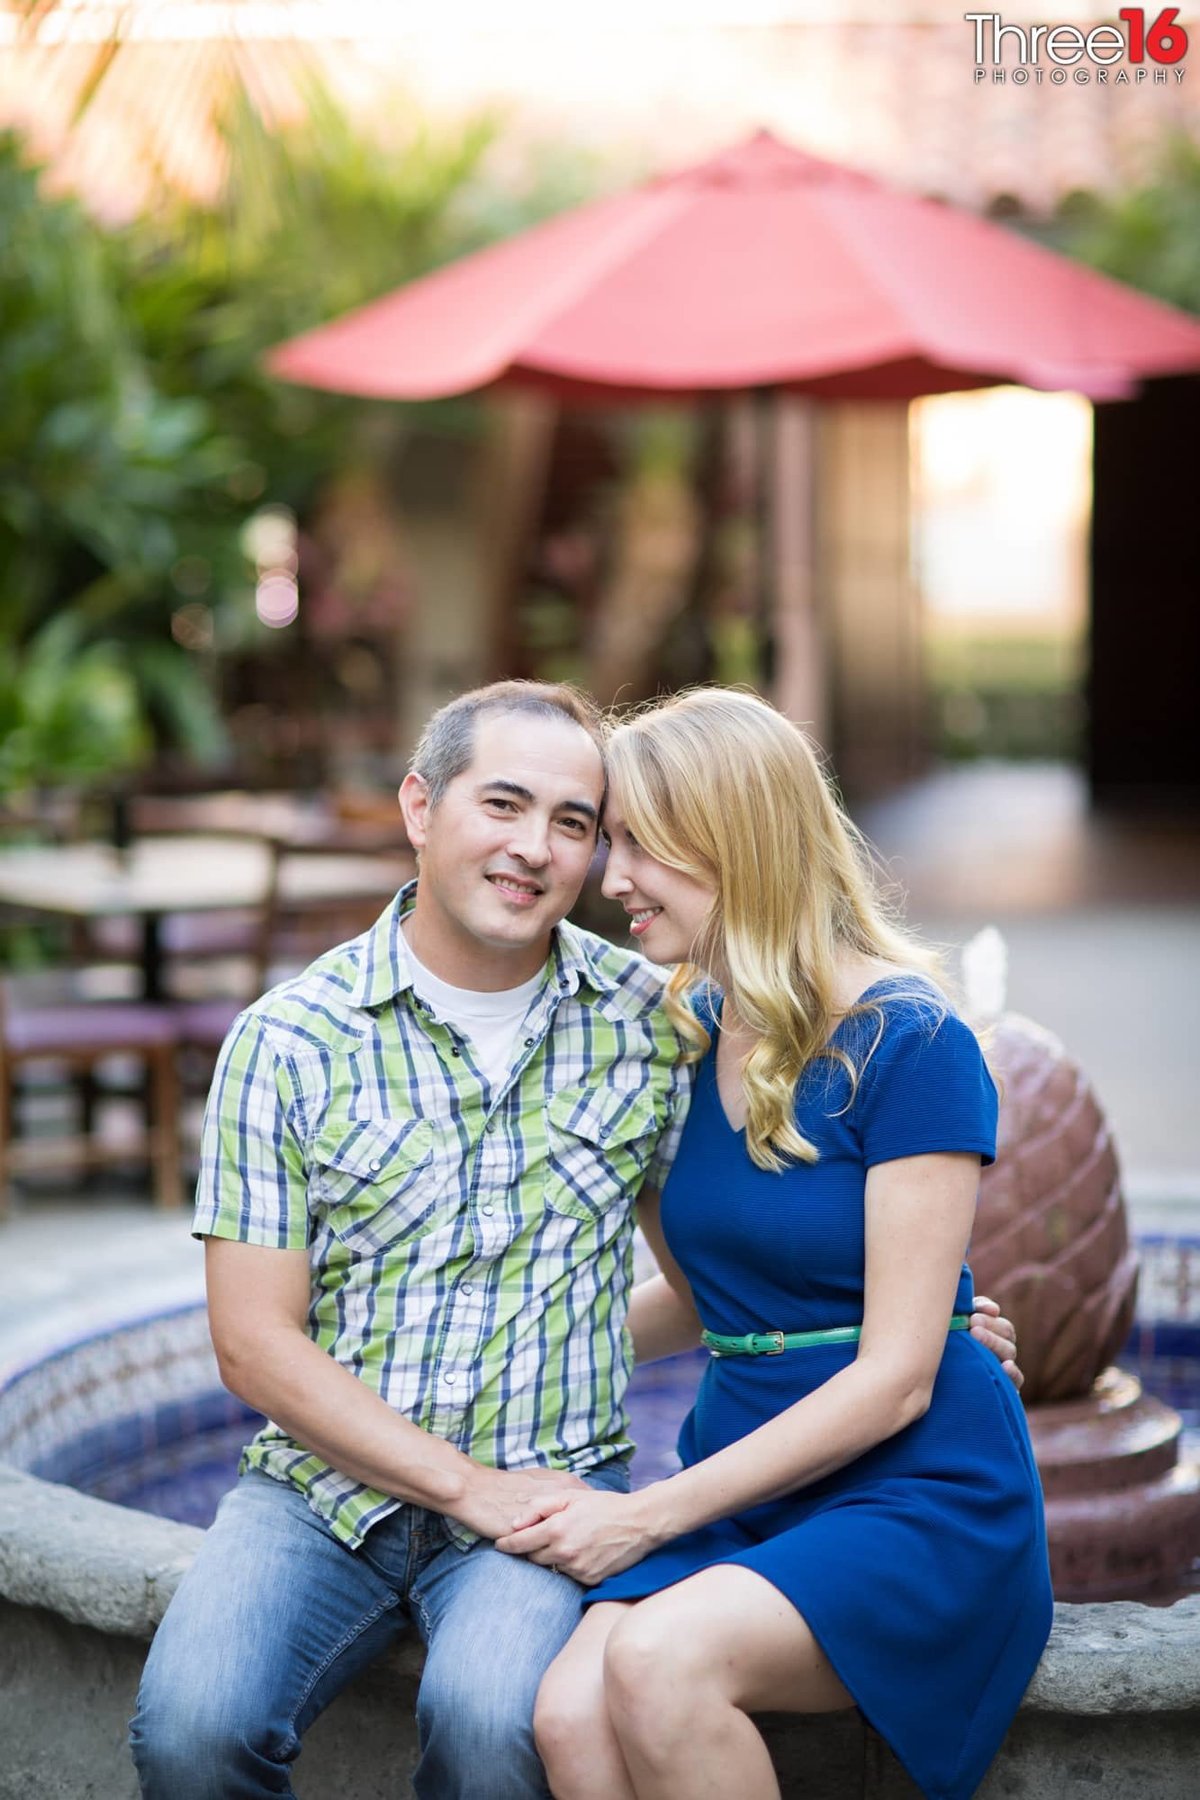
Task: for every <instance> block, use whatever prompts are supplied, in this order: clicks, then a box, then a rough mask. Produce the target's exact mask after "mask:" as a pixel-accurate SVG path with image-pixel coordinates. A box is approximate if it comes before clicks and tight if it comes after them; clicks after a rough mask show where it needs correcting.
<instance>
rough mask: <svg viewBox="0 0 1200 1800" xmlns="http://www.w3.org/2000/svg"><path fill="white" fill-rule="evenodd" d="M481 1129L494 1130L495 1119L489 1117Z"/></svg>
mask: <svg viewBox="0 0 1200 1800" xmlns="http://www.w3.org/2000/svg"><path fill="white" fill-rule="evenodd" d="M483 1129H484V1130H485V1131H495V1129H496V1121H495V1119H489V1120H488V1122H487V1124H486V1125H485V1126H484V1128H483Z"/></svg>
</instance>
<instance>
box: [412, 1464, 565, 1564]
mask: <svg viewBox="0 0 1200 1800" xmlns="http://www.w3.org/2000/svg"><path fill="white" fill-rule="evenodd" d="M590 1492H591V1489H590V1488H589V1487H588V1486H587V1484H586V1482H583V1481H581V1480H580V1479H579V1477H578V1475H568V1474H567V1473H566V1471H565V1470H563V1469H486V1468H483V1467H482V1466H481V1465H479V1464H476V1465H475V1467H474V1469H473V1470H472V1473H471V1476H470V1479H469V1481H468V1484H467V1491H466V1493H465V1494H464V1495H463V1497H462V1499H461V1500H460V1501H459V1502H458V1503H457V1504H456V1505H455V1506H453V1507H447V1509H446V1510H447V1511H448V1512H450V1513H451V1514H452V1516H453V1517H454V1518H456V1519H457V1520H458V1521H459V1523H460V1524H462V1525H466V1526H467V1527H468V1529H469V1530H471V1531H477V1532H478V1533H479V1535H480V1537H485V1538H498V1537H500V1536H501V1534H502V1533H504V1532H511V1531H512V1530H513V1529H514V1527H515V1525H517V1524H518V1523H521V1524H527V1523H528V1522H529V1521H530V1520H532V1519H535V1518H540V1517H541V1513H540V1512H539V1511H538V1508H539V1507H541V1506H543V1505H544V1504H546V1503H547V1502H550V1503H554V1502H557V1501H558V1500H559V1499H562V1498H565V1497H566V1496H567V1495H569V1494H576V1493H582V1494H587V1493H590ZM547 1560H548V1561H553V1558H552V1557H551V1558H548V1559H547Z"/></svg>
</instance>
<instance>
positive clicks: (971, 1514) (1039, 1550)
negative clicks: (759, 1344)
mask: <svg viewBox="0 0 1200 1800" xmlns="http://www.w3.org/2000/svg"><path fill="white" fill-rule="evenodd" d="M862 999H863V1003H864V1006H865V1010H864V1011H862V1012H860V1013H854V1014H852V1015H851V1016H850V1017H849V1018H847V1019H845V1020H844V1021H843V1022H842V1024H841V1025H840V1027H839V1028H838V1031H837V1033H836V1034H835V1037H834V1039H833V1042H834V1043H835V1044H837V1045H838V1046H839V1047H841V1048H843V1049H845V1050H846V1051H847V1052H848V1054H849V1056H850V1057H851V1059H852V1060H853V1061H854V1062H855V1064H856V1065H857V1066H859V1067H861V1068H862V1074H861V1077H860V1080H859V1082H858V1086H857V1090H856V1091H854V1092H853V1093H852V1091H851V1084H850V1078H849V1075H848V1073H847V1071H846V1069H845V1068H844V1066H843V1065H842V1064H841V1063H840V1062H837V1061H834V1060H831V1059H829V1058H821V1059H818V1060H817V1061H816V1062H814V1063H813V1064H811V1065H810V1066H809V1068H808V1069H807V1070H806V1072H805V1074H804V1076H803V1078H802V1080H801V1082H800V1084H799V1087H798V1090H797V1097H796V1115H797V1123H798V1125H799V1128H800V1130H801V1131H802V1132H803V1134H804V1135H805V1136H806V1137H807V1138H809V1139H810V1140H811V1141H813V1142H814V1143H815V1144H816V1145H817V1147H818V1150H819V1152H820V1158H819V1161H817V1162H816V1163H814V1164H797V1165H794V1166H792V1167H789V1168H788V1169H786V1170H785V1171H783V1172H782V1173H780V1174H771V1173H768V1172H767V1171H765V1170H762V1169H760V1168H758V1167H757V1166H756V1165H755V1164H754V1163H753V1162H752V1161H751V1160H750V1157H749V1155H748V1154H747V1152H746V1147H745V1137H744V1133H743V1132H740V1131H735V1130H734V1129H733V1127H732V1126H731V1125H730V1123H729V1121H728V1119H727V1117H726V1115H725V1112H724V1109H723V1107H722V1105H721V1102H720V1098H719V1096H718V1092H717V1084H716V1037H717V1030H718V1029H719V1027H718V1026H717V1023H716V1020H715V1019H712V1020H711V1023H712V1026H713V1044H712V1046H711V1048H710V1050H709V1052H708V1054H707V1056H706V1057H705V1059H704V1061H703V1062H702V1063H701V1065H700V1067H699V1069H698V1071H697V1081H696V1087H695V1092H694V1095H693V1099H692V1107H691V1111H690V1114H689V1116H688V1119H687V1123H686V1126H685V1128H684V1133H683V1137H682V1140H681V1143H680V1146H679V1151H678V1154H677V1156H676V1158H675V1162H674V1165H673V1167H672V1170H671V1174H670V1176H669V1178H668V1180H667V1183H666V1186H665V1188H664V1190H663V1197H662V1224H663V1229H664V1232H665V1235H666V1238H667V1242H668V1244H669V1245H670V1248H671V1251H672V1254H673V1255H674V1256H675V1257H676V1258H677V1260H678V1262H679V1263H680V1265H681V1267H682V1268H683V1270H684V1272H685V1274H686V1275H687V1277H688V1280H689V1281H690V1283H691V1287H692V1292H693V1294H694V1296H695V1299H696V1304H697V1307H698V1309H699V1312H700V1317H701V1318H702V1320H703V1321H704V1324H705V1325H706V1327H707V1328H708V1329H709V1330H710V1331H715V1332H719V1333H729V1334H736V1335H740V1334H741V1333H743V1332H748V1331H775V1330H778V1331H809V1330H819V1329H822V1328H825V1327H828V1326H834V1325H858V1324H860V1323H861V1321H862V1312H863V1268H864V1204H863V1203H864V1189H865V1183H866V1175H867V1171H868V1169H870V1168H871V1167H872V1166H873V1165H874V1164H876V1163H883V1162H889V1161H892V1160H894V1159H896V1158H898V1157H906V1156H916V1155H919V1154H922V1153H925V1152H931V1151H967V1152H973V1153H975V1154H977V1155H978V1156H979V1157H980V1159H981V1160H982V1161H984V1162H990V1161H991V1160H992V1158H993V1156H994V1153H995V1133H996V1111H997V1101H996V1091H995V1088H994V1086H993V1084H992V1081H991V1078H990V1076H989V1074H988V1072H987V1068H986V1065H985V1064H984V1061H983V1057H982V1055H981V1053H980V1050H979V1046H978V1044H977V1042H976V1040H975V1037H974V1036H973V1034H972V1033H971V1032H970V1031H969V1030H968V1028H967V1027H966V1026H965V1025H964V1024H963V1023H962V1021H961V1020H960V1019H958V1018H957V1017H956V1016H955V1015H954V1014H953V1013H952V1012H950V1011H948V1010H947V1008H946V1005H945V1003H944V1001H943V1000H942V998H941V996H940V995H939V994H938V993H937V991H936V989H934V988H933V987H932V986H931V985H929V984H927V983H925V982H924V981H923V980H921V979H919V978H910V977H895V978H892V979H890V980H888V981H885V982H880V983H878V984H876V986H874V987H872V988H870V989H868V991H867V993H866V994H865V995H863V997H862ZM705 1023H706V1024H709V1023H710V1019H709V1018H706V1019H705ZM876 1038H878V1041H877V1042H876ZM873 1044H874V1049H871V1046H872V1045H873ZM868 1052H870V1054H869V1055H868ZM971 1297H972V1281H971V1274H970V1270H969V1268H968V1267H967V1266H966V1265H965V1264H964V1266H963V1270H962V1276H961V1279H960V1282H959V1287H958V1293H957V1296H956V1299H955V1308H954V1310H955V1311H956V1312H969V1311H970V1310H971ZM855 1349H856V1347H855V1345H854V1344H845V1345H820V1346H815V1347H810V1348H803V1349H798V1350H790V1351H786V1352H784V1353H783V1354H782V1355H776V1356H757V1357H743V1356H739V1357H722V1358H714V1359H713V1360H712V1361H711V1362H710V1363H709V1364H708V1365H707V1367H706V1369H705V1372H704V1375H703V1378H702V1380H701V1383H700V1388H699V1392H698V1395H697V1398H696V1402H695V1405H694V1407H693V1408H692V1411H691V1412H690V1413H689V1415H688V1417H687V1419H686V1420H685V1421H684V1424H683V1427H682V1429H681V1432H680V1438H679V1453H680V1456H681V1458H682V1460H683V1462H684V1464H685V1465H689V1464H692V1463H695V1462H697V1461H699V1460H700V1459H701V1458H702V1457H705V1456H710V1455H712V1454H713V1453H714V1452H715V1451H718V1450H720V1449H723V1448H724V1447H725V1445H727V1444H729V1443H732V1442H734V1441H735V1440H736V1439H738V1438H741V1437H743V1436H745V1434H746V1433H747V1432H749V1431H752V1430H754V1428H755V1427H756V1426H758V1425H760V1424H762V1423H764V1422H765V1421H766V1420H767V1419H770V1418H773V1417H774V1416H775V1415H776V1414H778V1413H780V1412H782V1411H783V1410H784V1409H785V1408H786V1407H788V1406H790V1405H792V1404H793V1403H794V1402H795V1401H797V1400H800V1399H801V1398H802V1397H803V1396H804V1395H805V1394H808V1393H810V1392H811V1391H812V1390H813V1389H814V1388H815V1387H818V1386H819V1385H820V1384H821V1383H822V1382H824V1381H827V1380H828V1379H829V1377H830V1376H831V1375H833V1374H834V1373H835V1372H836V1371H837V1370H838V1369H841V1368H844V1367H845V1366H846V1364H847V1363H848V1362H849V1361H851V1360H852V1359H853V1357H854V1355H855ZM714 1563H735V1564H740V1565H741V1566H742V1567H744V1568H748V1569H753V1570H755V1571H756V1572H757V1573H758V1574H760V1575H762V1576H764V1577H765V1578H766V1579H767V1580H768V1581H770V1582H771V1583H773V1585H774V1586H775V1587H777V1588H778V1589H779V1591H780V1592H781V1593H782V1594H784V1595H785V1596H786V1597H787V1599H788V1600H790V1601H791V1602H792V1604H793V1605H794V1606H795V1607H796V1608H797V1610H798V1611H799V1612H800V1613H801V1614H802V1615H803V1617H804V1618H805V1620H806V1621H807V1623H808V1625H809V1627H810V1629H811V1630H812V1632H813V1633H814V1635H815V1636H816V1638H817V1640H818V1641H819V1643H820V1644H821V1645H822V1647H823V1649H824V1651H825V1653H826V1655H827V1656H828V1658H829V1660H830V1662H831V1663H832V1665H833V1667H834V1669H835V1670H836V1671H837V1674H838V1676H839V1677H840V1679H841V1681H842V1683H843V1684H844V1686H845V1687H846V1688H847V1689H848V1690H849V1692H850V1693H851V1694H852V1695H853V1696H854V1699H855V1701H856V1703H857V1705H858V1707H859V1709H860V1711H861V1712H862V1713H863V1715H864V1717H865V1718H866V1719H867V1720H868V1722H869V1723H870V1724H871V1725H873V1726H874V1727H875V1728H876V1730H878V1731H879V1732H880V1733H881V1735H882V1736H883V1737H884V1738H885V1739H886V1740H887V1742H888V1743H889V1744H890V1745H891V1746H892V1748H893V1750H894V1751H895V1752H896V1754H897V1756H898V1757H899V1758H900V1761H901V1762H902V1763H903V1764H904V1765H905V1767H906V1768H907V1769H908V1771H909V1773H910V1774H911V1775H912V1777H913V1779H914V1780H915V1781H916V1783H917V1785H918V1786H919V1787H920V1788H921V1790H922V1792H923V1793H924V1794H925V1795H927V1796H928V1797H929V1800H967V1796H968V1795H970V1794H971V1793H973V1792H974V1790H975V1788H976V1787H977V1786H978V1784H979V1782H980V1781H981V1780H982V1778H983V1775H984V1772H985V1770H986V1768H987V1766H988V1764H989V1762H990V1761H991V1759H992V1757H993V1756H994V1755H995V1753H996V1751H997V1749H998V1748H999V1746H1000V1743H1001V1740H1002V1739H1003V1737H1004V1734H1005V1732H1006V1730H1007V1729H1008V1726H1009V1723H1010V1722H1011V1720H1012V1717H1013V1715H1014V1713H1015V1712H1016V1710H1017V1707H1018V1705H1019V1704H1020V1700H1021V1696H1022V1694H1023V1693H1024V1691H1025V1688H1026V1686H1027V1685H1028V1683H1029V1680H1030V1677H1031V1676H1032V1674H1033V1671H1034V1669H1035V1668H1036V1666H1037V1662H1038V1659H1039V1657H1040V1656H1041V1653H1042V1650H1043V1649H1044V1647H1045V1644H1046V1639H1047V1637H1048V1635H1049V1631H1050V1624H1051V1618H1052V1612H1053V1601H1052V1596H1051V1590H1050V1574H1049V1566H1048V1561H1047V1554H1046V1541H1045V1526H1044V1518H1043V1509H1042V1493H1041V1486H1040V1483H1039V1480H1038V1473H1037V1468H1036V1465H1035V1463H1034V1459H1033V1453H1032V1450H1031V1448H1030V1444H1029V1436H1028V1432H1027V1430H1026V1426H1025V1418H1024V1413H1023V1411H1022V1408H1021V1403H1020V1400H1019V1398H1018V1396H1017V1394H1016V1391H1015V1390H1014V1388H1013V1387H1012V1384H1011V1383H1010V1382H1009V1380H1008V1378H1007V1377H1006V1376H1005V1375H1004V1373H1003V1372H1002V1370H1001V1368H1000V1364H999V1362H998V1361H997V1360H996V1358H995V1357H993V1356H992V1355H991V1354H990V1352H988V1351H987V1350H985V1349H984V1348H983V1347H982V1345H980V1344H978V1343H976V1342H975V1340H974V1339H973V1338H972V1337H971V1336H970V1334H969V1333H968V1332H965V1331H955V1332H951V1333H948V1335H947V1339H946V1350H945V1354H944V1356H943V1358H942V1364H941V1368H940V1370H939V1372H938V1375H937V1379H936V1381H935V1384H934V1389H933V1397H932V1401H931V1404H930V1406H929V1410H928V1411H927V1412H926V1413H925V1415H924V1416H923V1417H922V1418H921V1419H919V1420H917V1421H916V1423H915V1424H912V1425H909V1426H908V1427H906V1429H904V1430H903V1431H901V1432H899V1433H897V1434H896V1435H895V1436H894V1437H891V1438H888V1439H887V1440H886V1441H885V1442H884V1443H882V1444H879V1445H877V1446H876V1447H875V1448H874V1449H872V1450H869V1451H868V1452H866V1454H865V1455H863V1456H860V1457H859V1458H857V1459H856V1460H855V1461H854V1462H853V1463H850V1464H849V1465H848V1466H847V1467H845V1468H844V1469H840V1470H838V1471H837V1472H836V1473H835V1474H833V1475H830V1476H827V1477H826V1478H825V1479H824V1480H821V1481H818V1482H814V1483H813V1484H812V1485H811V1486H808V1487H803V1488H800V1489H797V1490H796V1492H795V1493H793V1494H790V1495H787V1496H785V1497H784V1498H782V1499H779V1500H775V1501H771V1502H768V1503H766V1504H763V1505H759V1506H756V1507H753V1508H752V1509H750V1510H748V1511H746V1512H743V1513H740V1514H738V1515H737V1516H736V1517H734V1518H731V1519H726V1520H723V1521H721V1522H720V1523H718V1524H714V1525H710V1526H705V1527H703V1528H701V1529H700V1530H697V1531H693V1532H689V1533H687V1534H686V1535H684V1536H683V1537H680V1538H676V1539H675V1540H674V1541H673V1542H671V1543H669V1544H666V1545H664V1546H663V1547H662V1548H661V1549H658V1550H656V1551H654V1552H652V1553H651V1554H650V1555H649V1556H648V1557H646V1558H645V1560H644V1561H642V1562H640V1563H638V1564H637V1565H636V1566H635V1567H634V1568H632V1569H627V1570H625V1571H624V1572H623V1573H622V1574H620V1575H616V1576H613V1577H611V1578H610V1579H609V1580H608V1581H605V1582H603V1583H601V1584H600V1586H599V1587H597V1588H594V1589H592V1591H591V1592H590V1593H589V1595H588V1596H587V1599H588V1602H589V1603H590V1602H594V1601H597V1600H634V1599H640V1598H642V1597H643V1596H645V1595H647V1594H651V1593H655V1592H657V1591H658V1590H659V1589H661V1588H664V1587H668V1586H670V1585H671V1584H672V1583H674V1582H677V1581H681V1580H683V1579H684V1578H685V1577H686V1576H688V1575H692V1574H695V1573H696V1572H697V1571H699V1570H701V1569H704V1568H707V1567H709V1566H710V1565H712V1564H714Z"/></svg>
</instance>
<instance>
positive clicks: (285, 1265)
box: [205, 1237, 583, 1538]
mask: <svg viewBox="0 0 1200 1800" xmlns="http://www.w3.org/2000/svg"><path fill="white" fill-rule="evenodd" d="M205 1278H206V1281H207V1285H208V1316H209V1325H210V1329H211V1331H212V1340H213V1347H214V1349H215V1350H216V1353H217V1364H218V1367H219V1368H220V1372H221V1380H222V1381H223V1382H224V1383H225V1386H226V1387H227V1388H229V1389H230V1390H231V1391H232V1392H233V1393H235V1394H237V1395H238V1396H239V1398H240V1399H242V1400H245V1401H246V1403H247V1405H249V1406H253V1407H255V1408H257V1410H258V1411H259V1412H262V1413H265V1414H266V1415H267V1417H268V1418H270V1419H272V1420H273V1421H274V1422H275V1423H276V1424H277V1425H280V1426H282V1428H283V1429H284V1431H286V1432H287V1433H288V1435H289V1436H290V1437H293V1438H295V1440H296V1442H297V1443H298V1444H301V1445H302V1446H303V1447H304V1448H305V1449H306V1450H311V1451H312V1452H313V1453H314V1454H315V1455H317V1456H319V1457H321V1458H322V1460H323V1461H325V1462H327V1463H329V1464H330V1465H331V1467H333V1468H335V1469H338V1470H340V1471H341V1472H342V1473H343V1474H345V1475H349V1476H351V1477H352V1479H354V1480H355V1481H361V1482H364V1483H365V1484H366V1485H367V1486H368V1487H373V1488H377V1489H378V1490H379V1491H380V1492H381V1493H384V1494H394V1495H395V1496H396V1498H397V1499H400V1500H408V1501H412V1502H413V1503H414V1504H415V1505H418V1506H425V1507H429V1508H430V1509H431V1510H432V1511H434V1512H441V1513H448V1514H450V1516H451V1517H452V1518H455V1519H458V1520H459V1521H460V1522H461V1523H462V1524H464V1525H466V1526H467V1527H469V1529H471V1530H472V1531H477V1532H479V1533H480V1535H481V1536H483V1537H488V1538H494V1537H497V1536H499V1535H501V1534H502V1533H503V1532H506V1531H508V1530H509V1529H510V1527H511V1524H512V1521H513V1519H514V1518H516V1517H517V1516H518V1515H519V1514H520V1513H521V1511H522V1510H523V1508H525V1507H527V1506H528V1505H529V1504H530V1503H531V1502H532V1501H534V1500H536V1498H537V1494H538V1493H539V1492H540V1493H542V1494H544V1493H545V1490H546V1487H547V1486H548V1485H549V1486H554V1487H572V1488H574V1487H579V1486H582V1485H583V1484H582V1483H581V1482H579V1481H578V1480H577V1478H576V1477H575V1476H573V1475H566V1474H562V1473H558V1472H556V1471H553V1470H549V1469H531V1470H522V1471H518V1472H513V1473H509V1472H507V1471H505V1470H500V1469H488V1468H485V1467H484V1466H483V1465H482V1464H481V1463H477V1462H474V1461H472V1459H471V1458H470V1457H469V1456H464V1455H463V1453H462V1452H461V1451H460V1450H456V1449H455V1448H454V1446H453V1445H452V1444H448V1443H446V1442H444V1440H442V1439H441V1438H437V1437H434V1436H433V1434H432V1433H431V1432H428V1431H423V1430H422V1429H421V1428H420V1426H418V1425H414V1424H413V1423H412V1421H411V1420H409V1419H406V1418H404V1417H403V1416H402V1415H401V1414H399V1413H397V1412H395V1411H394V1410H393V1409H392V1408H391V1407H390V1406H389V1405H388V1404H387V1402H386V1401H385V1400H383V1399H381V1398H380V1396H379V1395H378V1394H376V1393H374V1392H373V1391H372V1390H371V1389H370V1388H369V1387H368V1386H367V1385H366V1383H365V1382H363V1381H360V1380H359V1379H358V1377H357V1376H356V1375H354V1374H352V1373H351V1371H350V1370H349V1369H347V1368H343V1366H342V1365H341V1364H340V1363H338V1362H335V1361H334V1359H333V1357H332V1356H329V1355H328V1354H327V1353H326V1352H325V1351H324V1350H322V1349H321V1348H320V1347H319V1345H317V1344H315V1343H314V1342H313V1340H312V1339H311V1338H310V1337H309V1335H308V1333H307V1331H306V1330H305V1321H306V1319H307V1315H308V1307H309V1299H310V1286H311V1275H310V1271H309V1262H308V1252H307V1251H306V1250H277V1249H275V1248H273V1247H267V1246H264V1245H260V1244H244V1243H240V1242H237V1241H235V1240H233V1239H229V1238H216V1237H208V1238H206V1239H205Z"/></svg>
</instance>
